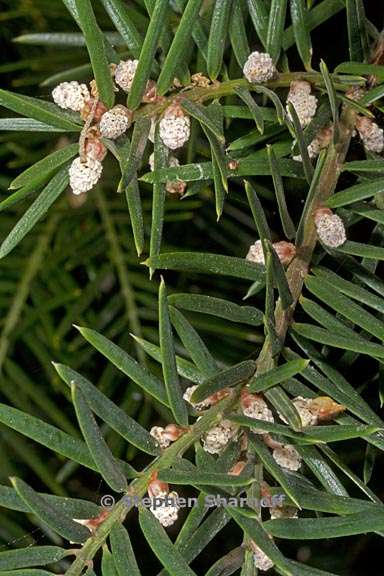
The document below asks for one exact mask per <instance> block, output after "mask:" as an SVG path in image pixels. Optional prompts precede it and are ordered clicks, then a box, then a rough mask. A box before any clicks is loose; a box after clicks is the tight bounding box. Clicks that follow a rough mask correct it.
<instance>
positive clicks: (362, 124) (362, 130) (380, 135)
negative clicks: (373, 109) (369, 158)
mask: <svg viewBox="0 0 384 576" xmlns="http://www.w3.org/2000/svg"><path fill="white" fill-rule="evenodd" d="M356 128H357V131H358V133H359V135H360V138H361V140H362V141H363V145H364V148H365V149H366V150H368V151H369V152H375V153H376V154H380V153H381V152H382V151H383V148H384V131H383V129H382V128H379V126H378V125H377V124H376V122H374V121H373V120H372V119H371V118H367V117H366V116H358V117H357V119H356Z"/></svg>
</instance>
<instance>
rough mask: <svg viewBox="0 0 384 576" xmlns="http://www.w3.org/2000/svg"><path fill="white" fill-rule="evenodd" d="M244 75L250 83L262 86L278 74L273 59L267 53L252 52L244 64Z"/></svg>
mask: <svg viewBox="0 0 384 576" xmlns="http://www.w3.org/2000/svg"><path fill="white" fill-rule="evenodd" d="M243 74H244V76H245V78H246V79H247V80H248V82H252V83H253V84H262V83H263V82H268V80H271V79H272V78H274V77H275V76H276V74H277V70H276V68H275V65H274V64H273V61H272V58H271V56H270V55H269V54H267V53H266V52H251V54H250V55H249V56H248V59H247V61H246V63H245V64H244V68H243Z"/></svg>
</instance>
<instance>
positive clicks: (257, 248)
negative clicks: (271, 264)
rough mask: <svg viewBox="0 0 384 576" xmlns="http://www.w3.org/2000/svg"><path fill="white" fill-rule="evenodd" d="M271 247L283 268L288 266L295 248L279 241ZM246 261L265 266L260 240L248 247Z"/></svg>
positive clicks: (283, 241)
mask: <svg viewBox="0 0 384 576" xmlns="http://www.w3.org/2000/svg"><path fill="white" fill-rule="evenodd" d="M272 246H273V249H274V250H275V252H276V254H277V256H278V258H279V260H280V262H281V263H282V264H283V266H288V264H290V262H291V261H292V260H293V258H294V257H295V255H296V248H295V246H294V245H293V244H292V243H291V242H286V241H285V240H281V241H280V242H274V243H273V244H272ZM246 259H247V260H249V261H250V262H255V263H256V264H265V259H264V252H263V245H262V242H261V240H256V242H255V243H254V244H252V245H251V246H250V247H249V250H248V254H247V256H246Z"/></svg>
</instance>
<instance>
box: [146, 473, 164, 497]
mask: <svg viewBox="0 0 384 576" xmlns="http://www.w3.org/2000/svg"><path fill="white" fill-rule="evenodd" d="M168 493H169V486H168V484H167V482H162V481H161V480H158V479H157V477H156V474H155V475H154V478H153V479H152V480H151V481H150V483H149V484H148V496H149V497H150V498H158V497H162V496H166V495H167V494H168Z"/></svg>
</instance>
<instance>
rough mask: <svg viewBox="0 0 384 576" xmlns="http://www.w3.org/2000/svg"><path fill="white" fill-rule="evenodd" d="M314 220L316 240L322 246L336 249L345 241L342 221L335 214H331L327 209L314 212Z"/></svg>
mask: <svg viewBox="0 0 384 576" xmlns="http://www.w3.org/2000/svg"><path fill="white" fill-rule="evenodd" d="M314 220H315V226H316V231H317V235H318V238H319V240H320V242H322V243H323V244H324V246H328V247H329V248H338V247H339V246H342V245H343V244H344V242H345V241H346V240H347V236H346V233H345V226H344V223H343V221H342V219H341V218H340V216H337V214H333V213H332V211H331V210H329V208H319V209H318V210H316V212H315V214H314Z"/></svg>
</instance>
